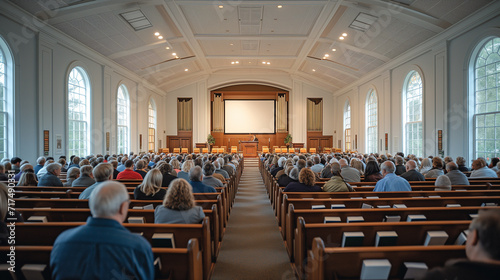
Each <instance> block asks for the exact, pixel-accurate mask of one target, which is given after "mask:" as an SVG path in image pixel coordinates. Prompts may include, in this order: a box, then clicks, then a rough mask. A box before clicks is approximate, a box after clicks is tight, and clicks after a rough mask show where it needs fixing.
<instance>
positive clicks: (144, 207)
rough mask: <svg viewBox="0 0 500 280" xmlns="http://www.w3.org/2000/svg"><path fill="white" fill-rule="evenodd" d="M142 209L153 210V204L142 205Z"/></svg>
mask: <svg viewBox="0 0 500 280" xmlns="http://www.w3.org/2000/svg"><path fill="white" fill-rule="evenodd" d="M142 209H144V210H153V209H155V208H154V207H153V204H147V205H144V206H143V207H142Z"/></svg>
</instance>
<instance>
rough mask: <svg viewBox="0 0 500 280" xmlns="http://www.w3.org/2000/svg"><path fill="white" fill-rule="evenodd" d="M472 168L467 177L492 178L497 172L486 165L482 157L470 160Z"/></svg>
mask: <svg viewBox="0 0 500 280" xmlns="http://www.w3.org/2000/svg"><path fill="white" fill-rule="evenodd" d="M472 169H474V171H472V172H471V174H470V177H469V178H494V177H497V173H496V172H495V171H493V170H491V169H489V168H488V166H486V161H485V160H484V159H482V158H478V159H476V160H474V161H473V162H472Z"/></svg>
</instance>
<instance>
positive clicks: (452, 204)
mask: <svg viewBox="0 0 500 280" xmlns="http://www.w3.org/2000/svg"><path fill="white" fill-rule="evenodd" d="M446 207H462V205H460V204H454V203H451V204H446Z"/></svg>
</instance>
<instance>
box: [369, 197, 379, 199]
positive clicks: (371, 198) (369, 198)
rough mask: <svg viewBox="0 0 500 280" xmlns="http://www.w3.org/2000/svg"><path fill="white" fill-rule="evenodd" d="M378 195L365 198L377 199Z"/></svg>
mask: <svg viewBox="0 0 500 280" xmlns="http://www.w3.org/2000/svg"><path fill="white" fill-rule="evenodd" d="M378 198H379V197H378V196H367V197H366V199H378Z"/></svg>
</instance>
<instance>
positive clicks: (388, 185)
mask: <svg viewBox="0 0 500 280" xmlns="http://www.w3.org/2000/svg"><path fill="white" fill-rule="evenodd" d="M381 167H382V176H384V178H383V179H382V180H380V181H378V182H377V184H376V185H375V188H374V189H373V191H374V192H400V191H411V186H410V183H408V181H406V180H405V179H403V178H401V177H399V176H397V175H396V174H394V172H395V171H396V166H395V165H394V163H392V161H389V160H388V161H385V162H384V163H382V166H381Z"/></svg>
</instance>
